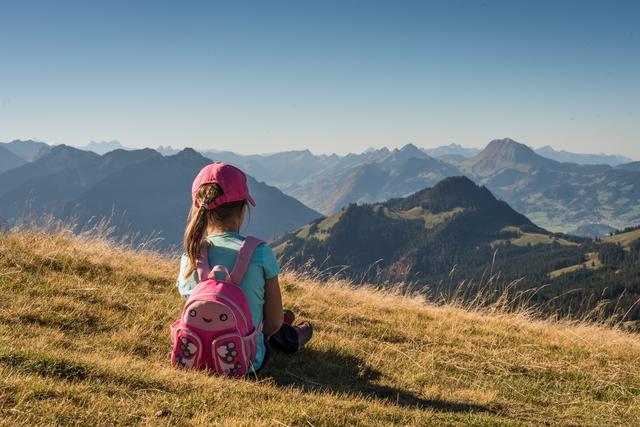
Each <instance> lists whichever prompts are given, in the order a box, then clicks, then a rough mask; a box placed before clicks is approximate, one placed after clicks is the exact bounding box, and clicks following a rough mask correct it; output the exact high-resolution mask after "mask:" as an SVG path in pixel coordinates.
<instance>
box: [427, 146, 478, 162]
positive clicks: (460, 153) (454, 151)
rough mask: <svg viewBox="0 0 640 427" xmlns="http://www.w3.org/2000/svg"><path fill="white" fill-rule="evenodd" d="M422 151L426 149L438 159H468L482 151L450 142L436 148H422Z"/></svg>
mask: <svg viewBox="0 0 640 427" xmlns="http://www.w3.org/2000/svg"><path fill="white" fill-rule="evenodd" d="M422 151H424V152H425V153H427V154H428V155H429V156H431V157H435V158H436V159H446V158H449V159H451V158H458V159H459V158H463V159H468V158H469V157H473V156H475V155H476V154H478V153H479V152H480V150H479V149H477V148H467V147H463V146H462V145H460V144H449V145H443V146H440V147H436V148H422Z"/></svg>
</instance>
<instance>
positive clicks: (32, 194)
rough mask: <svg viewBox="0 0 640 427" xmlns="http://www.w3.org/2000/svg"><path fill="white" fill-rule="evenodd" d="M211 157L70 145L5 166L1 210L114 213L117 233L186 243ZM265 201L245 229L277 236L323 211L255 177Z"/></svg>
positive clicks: (95, 216)
mask: <svg viewBox="0 0 640 427" xmlns="http://www.w3.org/2000/svg"><path fill="white" fill-rule="evenodd" d="M210 162H211V161H210V160H209V159H207V158H205V157H203V156H202V155H200V154H199V153H197V152H196V151H194V150H191V149H185V150H183V151H181V152H179V153H178V154H175V155H172V156H162V155H161V154H160V153H158V152H157V151H155V150H151V149H143V150H122V149H118V150H114V151H110V152H108V153H106V154H104V155H98V154H96V153H93V152H90V151H84V150H79V149H77V148H73V147H69V146H66V145H58V146H54V147H52V148H51V149H50V150H49V151H48V152H47V153H46V154H45V155H43V156H41V157H39V158H37V159H36V160H34V161H33V162H30V163H25V164H23V165H22V166H19V167H16V168H14V169H11V170H9V171H5V172H4V173H1V174H0V216H1V217H3V218H4V219H5V220H7V221H9V222H13V221H16V220H17V219H19V218H21V217H24V216H26V215H30V214H33V215H35V216H41V215H43V214H52V215H54V216H56V217H59V218H63V219H68V220H71V221H75V222H76V223H78V224H79V225H80V226H87V224H92V223H95V222H97V221H99V220H100V219H102V218H105V217H107V218H109V220H110V224H111V225H113V226H115V227H116V228H115V230H116V235H118V236H124V235H128V236H138V237H140V238H142V237H146V236H150V235H154V236H158V235H159V236H161V237H162V238H163V240H162V242H161V246H162V247H169V246H172V245H176V244H179V242H180V241H181V239H182V232H183V230H184V226H185V224H186V216H187V212H188V208H189V206H190V196H189V195H190V188H191V182H192V180H193V177H194V176H195V175H196V174H197V172H198V170H200V168H202V167H203V166H204V165H206V164H207V163H210ZM249 186H250V189H251V192H252V195H253V197H254V199H255V200H256V202H257V203H259V204H260V209H257V210H256V211H255V213H252V214H251V215H249V217H248V222H247V226H246V232H247V233H249V234H253V235H256V236H258V237H261V238H264V239H270V238H273V237H275V236H277V235H280V234H282V233H284V232H286V231H288V230H291V229H293V228H296V227H299V226H301V225H303V224H305V223H307V222H309V221H310V220H312V219H314V218H317V217H318V216H320V214H318V213H317V212H315V211H313V210H311V209H309V208H307V207H306V206H304V205H303V204H301V203H300V202H298V201H297V200H295V199H293V198H292V197H290V196H287V195H285V194H283V193H282V192H281V191H280V190H278V189H276V188H275V187H272V186H269V185H267V184H264V183H262V182H259V181H257V180H255V179H253V178H251V177H249Z"/></svg>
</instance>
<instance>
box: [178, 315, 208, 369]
mask: <svg viewBox="0 0 640 427" xmlns="http://www.w3.org/2000/svg"><path fill="white" fill-rule="evenodd" d="M171 338H172V339H171V341H172V343H173V349H172V351H171V364H172V365H173V366H175V367H176V368H182V369H199V368H200V367H201V366H202V354H203V350H204V349H203V347H202V339H201V338H200V336H199V335H198V333H197V332H195V331H193V330H191V329H190V328H189V325H185V324H182V323H181V322H180V320H178V321H176V322H174V324H173V325H171Z"/></svg>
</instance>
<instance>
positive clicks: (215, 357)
mask: <svg viewBox="0 0 640 427" xmlns="http://www.w3.org/2000/svg"><path fill="white" fill-rule="evenodd" d="M262 243H264V242H263V241H262V240H259V239H256V238H254V237H247V238H246V239H245V240H244V242H243V243H242V246H241V248H240V252H239V253H238V257H237V259H236V263H235V265H234V267H233V271H232V272H231V274H229V271H228V270H227V268H226V267H225V266H223V265H216V266H214V267H213V268H210V267H209V259H208V254H207V252H208V247H207V244H206V242H203V243H202V246H201V247H200V258H199V259H198V262H197V264H196V269H197V271H198V277H199V278H200V280H201V281H200V283H198V285H197V286H196V287H195V289H194V290H193V291H192V292H191V295H190V296H189V298H188V299H187V302H186V303H185V306H184V309H183V310H182V315H181V316H180V319H179V320H176V321H175V322H174V323H173V324H172V325H171V342H172V345H173V350H172V351H171V364H172V365H173V366H175V367H177V368H185V369H203V370H204V369H206V370H208V371H210V372H211V373H214V374H216V375H226V376H234V377H239V376H244V375H246V374H247V373H248V372H249V370H250V368H251V365H252V364H253V361H254V359H255V358H256V352H257V349H258V337H259V336H260V334H261V333H262V322H260V325H259V326H258V327H257V328H254V326H253V321H252V319H251V311H250V310H249V304H248V302H247V298H246V297H245V295H244V292H243V291H242V289H241V288H240V286H239V285H240V282H242V278H243V277H244V275H245V273H246V272H247V269H248V267H249V264H250V262H251V258H252V256H253V252H254V251H255V250H256V248H257V247H258V246H259V245H260V244H262ZM218 272H219V273H223V274H224V276H225V277H224V279H223V280H218V279H217V278H216V275H215V274H216V273H218Z"/></svg>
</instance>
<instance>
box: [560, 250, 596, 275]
mask: <svg viewBox="0 0 640 427" xmlns="http://www.w3.org/2000/svg"><path fill="white" fill-rule="evenodd" d="M586 259H587V260H586V261H585V262H582V263H580V264H576V265H571V266H569V267H565V268H561V269H558V270H555V271H552V272H551V273H549V278H551V279H555V278H556V277H559V276H562V275H563V274H567V273H573V272H574V271H578V270H580V269H582V268H587V269H589V270H597V269H599V268H602V266H603V264H602V261H600V257H599V256H598V253H597V252H589V253H587V254H586Z"/></svg>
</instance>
